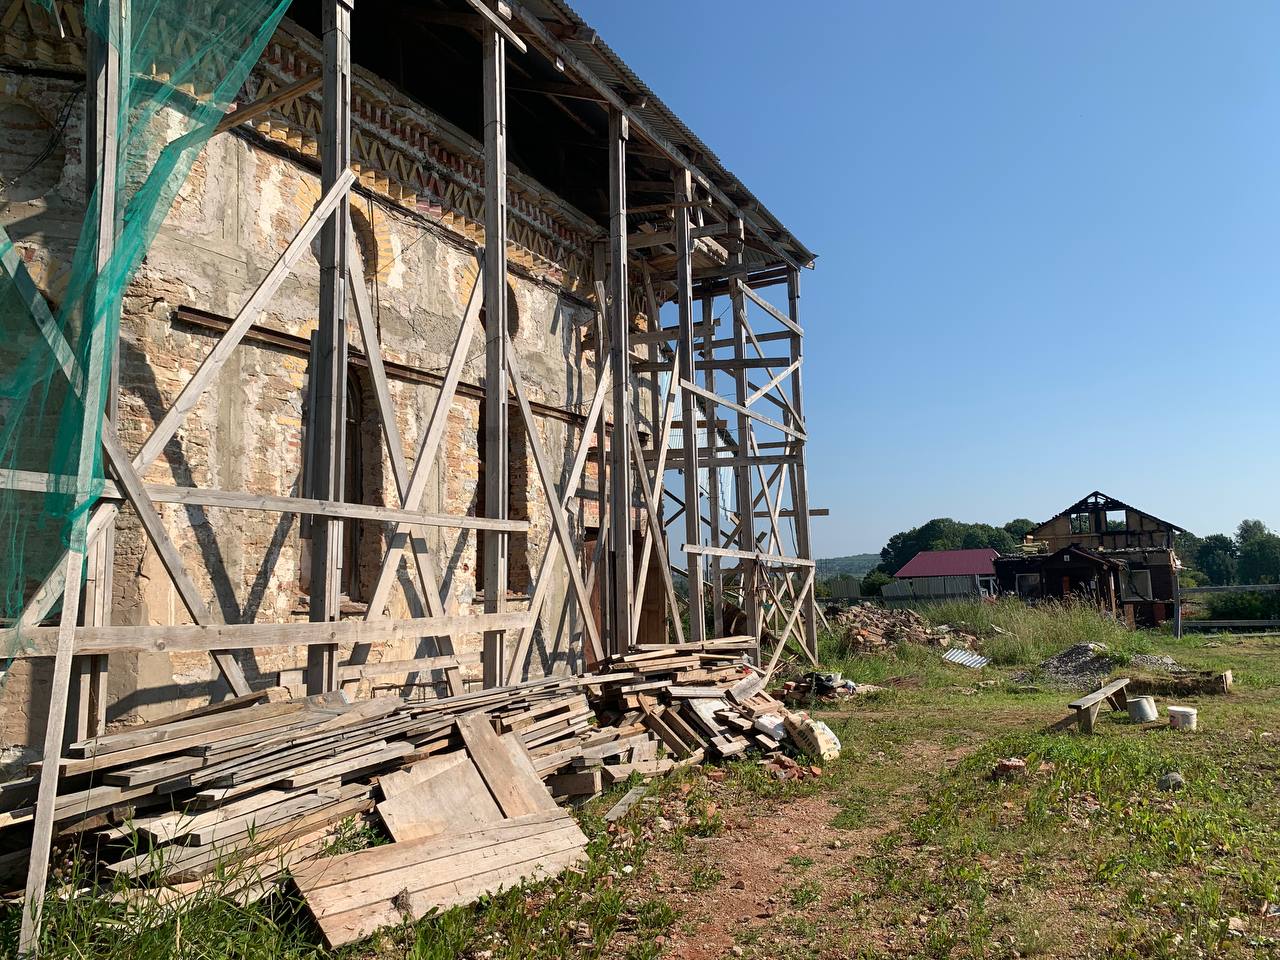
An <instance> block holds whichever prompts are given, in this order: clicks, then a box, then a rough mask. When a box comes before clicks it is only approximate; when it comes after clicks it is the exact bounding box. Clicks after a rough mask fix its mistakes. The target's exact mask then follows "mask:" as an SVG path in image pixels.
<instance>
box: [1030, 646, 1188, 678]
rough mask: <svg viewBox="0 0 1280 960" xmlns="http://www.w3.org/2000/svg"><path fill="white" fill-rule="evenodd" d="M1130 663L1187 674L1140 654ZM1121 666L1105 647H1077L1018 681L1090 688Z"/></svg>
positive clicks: (1175, 665) (1174, 664) (1170, 663)
mask: <svg viewBox="0 0 1280 960" xmlns="http://www.w3.org/2000/svg"><path fill="white" fill-rule="evenodd" d="M1129 663H1130V664H1132V665H1133V666H1134V667H1137V668H1139V669H1141V670H1151V671H1155V672H1159V673H1184V672H1185V670H1184V669H1183V668H1182V667H1180V666H1179V665H1178V663H1177V661H1175V660H1174V659H1173V657H1170V656H1154V655H1151V654H1145V653H1140V654H1137V655H1135V656H1133V657H1131V658H1130V659H1129ZM1118 666H1119V663H1118V662H1117V661H1116V660H1113V659H1112V658H1111V657H1110V656H1109V655H1108V653H1107V648H1106V646H1105V645H1103V644H1101V643H1077V644H1075V645H1074V646H1070V647H1067V649H1065V650H1063V651H1062V652H1061V653H1059V654H1055V655H1054V656H1052V657H1050V658H1049V659H1048V660H1045V661H1044V662H1043V663H1041V664H1040V666H1039V667H1037V668H1036V669H1035V670H1033V671H1030V672H1028V673H1024V674H1021V675H1020V676H1018V678H1017V679H1018V680H1021V681H1024V682H1026V681H1033V680H1034V681H1039V682H1041V683H1050V684H1059V685H1061V686H1064V687H1089V686H1095V685H1096V684H1097V682H1098V681H1099V680H1101V679H1102V678H1103V677H1105V676H1107V675H1108V674H1109V673H1111V672H1112V671H1113V670H1115V669H1116V667H1118Z"/></svg>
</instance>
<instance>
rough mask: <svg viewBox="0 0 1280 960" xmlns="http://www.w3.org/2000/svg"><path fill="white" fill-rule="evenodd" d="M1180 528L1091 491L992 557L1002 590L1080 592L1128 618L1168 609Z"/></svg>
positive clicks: (1144, 621) (1158, 616)
mask: <svg viewBox="0 0 1280 960" xmlns="http://www.w3.org/2000/svg"><path fill="white" fill-rule="evenodd" d="M1181 532H1183V530H1182V528H1181V527H1179V526H1176V525H1175V524H1172V523H1169V522H1168V521H1165V520H1161V519H1160V518H1159V517H1156V516H1153V515H1152V514H1149V513H1146V512H1145V511H1142V510H1139V509H1137V508H1136V507H1132V506H1130V505H1129V504H1127V503H1124V502H1122V501H1120V500H1116V499H1115V498H1113V497H1109V496H1107V495H1106V494H1105V493H1101V492H1100V491H1097V490H1095V491H1094V492H1093V493H1091V494H1089V495H1088V496H1087V497H1085V498H1084V499H1083V500H1080V501H1078V502H1077V503H1074V504H1072V505H1071V506H1070V507H1068V508H1067V509H1065V510H1063V511H1062V512H1061V513H1059V514H1057V515H1055V516H1053V517H1052V518H1050V519H1048V520H1046V521H1045V522H1044V523H1042V524H1040V525H1039V526H1038V527H1036V528H1035V529H1033V530H1032V531H1031V532H1030V533H1028V534H1027V536H1026V541H1025V543H1024V544H1023V548H1022V552H1021V553H1020V554H1018V555H1015V556H1008V557H1001V558H1000V559H999V560H997V561H996V562H995V570H996V577H997V580H998V582H999V587H1000V591H1001V592H1002V593H1009V594H1015V595H1017V596H1020V597H1023V598H1024V599H1027V600H1039V599H1043V598H1054V599H1066V598H1070V597H1077V598H1085V599H1088V600H1090V601H1092V602H1095V603H1097V604H1098V605H1099V607H1101V608H1102V609H1103V610H1106V611H1108V612H1110V613H1112V614H1114V615H1115V616H1118V617H1121V618H1122V619H1124V620H1125V621H1127V622H1128V623H1129V624H1131V625H1143V626H1154V625H1157V624H1160V623H1162V622H1163V621H1164V620H1166V619H1167V618H1169V617H1171V616H1173V612H1174V605H1175V604H1176V602H1177V590H1178V567H1179V561H1178V557H1177V554H1176V553H1175V552H1174V543H1175V538H1176V536H1177V534H1179V533H1181Z"/></svg>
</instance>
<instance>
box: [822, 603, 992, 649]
mask: <svg viewBox="0 0 1280 960" xmlns="http://www.w3.org/2000/svg"><path fill="white" fill-rule="evenodd" d="M831 627H832V629H833V630H834V631H835V633H836V635H837V636H839V637H840V646H841V648H842V650H843V651H844V652H845V653H879V652H880V651H883V650H885V649H886V648H888V647H891V646H894V645H896V644H899V643H918V644H922V645H924V646H930V647H956V646H959V647H973V646H974V645H975V644H976V643H977V637H975V636H974V635H973V634H971V633H966V632H964V631H961V630H955V629H953V628H951V627H945V626H944V627H935V626H933V625H932V624H930V623H929V622H928V621H927V620H925V619H924V617H922V616H920V614H918V613H916V612H915V611H914V610H890V609H888V608H886V607H878V606H875V605H874V604H870V603H859V604H855V605H854V606H852V607H849V608H848V609H847V610H844V611H842V612H840V613H839V614H837V615H836V616H835V617H834V618H833V619H832V621H831Z"/></svg>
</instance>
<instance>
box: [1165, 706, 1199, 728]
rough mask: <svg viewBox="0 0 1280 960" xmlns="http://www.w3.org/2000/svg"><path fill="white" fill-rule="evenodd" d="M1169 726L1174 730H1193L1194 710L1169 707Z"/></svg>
mask: <svg viewBox="0 0 1280 960" xmlns="http://www.w3.org/2000/svg"><path fill="white" fill-rule="evenodd" d="M1169 726H1170V727H1172V728H1173V729H1174V730H1194V729H1195V728H1196V708H1195V707H1170V708H1169Z"/></svg>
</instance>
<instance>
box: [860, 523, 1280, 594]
mask: <svg viewBox="0 0 1280 960" xmlns="http://www.w3.org/2000/svg"><path fill="white" fill-rule="evenodd" d="M1035 527H1036V524H1035V522H1033V521H1031V520H1028V519H1026V518H1025V517H1019V518H1018V519H1016V520H1010V521H1009V522H1008V523H1005V524H1002V525H1001V526H993V525H992V524H989V523H963V522H961V521H959V520H953V519H951V518H950V517H938V518H936V519H934V520H930V521H929V522H928V523H925V524H922V525H921V526H918V527H912V528H911V529H910V530H903V531H902V532H901V533H895V534H894V535H893V536H892V537H890V538H889V542H888V543H886V544H885V545H884V548H883V549H882V550H881V551H880V563H879V564H877V565H876V566H875V568H874V569H872V570H871V571H870V572H869V573H867V574H866V575H865V576H864V577H863V578H862V595H863V596H878V595H879V593H880V588H881V587H882V586H884V585H885V584H886V583H889V582H891V581H892V580H893V575H894V574H895V573H897V572H898V571H899V570H901V569H902V568H903V567H904V566H905V565H906V563H907V561H908V560H910V559H911V558H912V557H914V556H915V555H916V554H917V553H919V552H920V551H921V550H977V549H982V548H984V547H990V548H992V549H994V550H998V551H999V552H1000V553H1013V552H1015V551H1016V550H1017V548H1018V545H1019V544H1020V543H1022V540H1023V538H1024V537H1025V536H1026V535H1027V534H1028V533H1030V532H1031V531H1032V530H1033V529H1035ZM1174 546H1175V549H1176V551H1177V554H1178V558H1179V559H1180V560H1181V561H1182V572H1181V575H1180V576H1179V581H1180V582H1181V583H1182V584H1183V586H1189V587H1197V586H1230V585H1234V584H1241V583H1280V534H1276V533H1273V532H1272V531H1271V530H1270V529H1269V528H1268V527H1267V525H1266V524H1265V523H1263V522H1262V521H1261V520H1241V521H1240V524H1239V526H1237V527H1236V530H1235V533H1234V534H1225V533H1212V534H1209V535H1208V536H1206V537H1198V536H1196V535H1195V534H1194V533H1181V534H1178V537H1177V540H1176V542H1175V545H1174Z"/></svg>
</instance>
